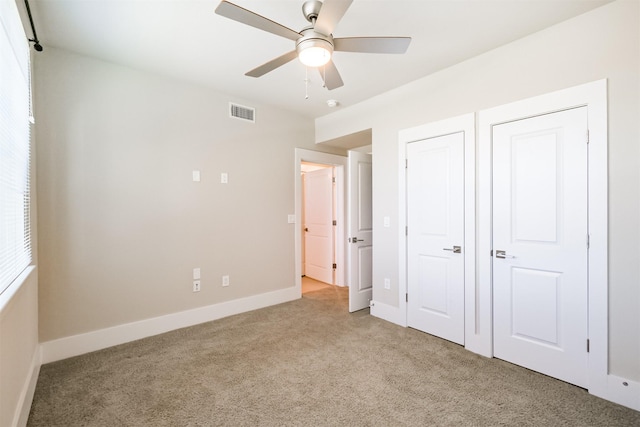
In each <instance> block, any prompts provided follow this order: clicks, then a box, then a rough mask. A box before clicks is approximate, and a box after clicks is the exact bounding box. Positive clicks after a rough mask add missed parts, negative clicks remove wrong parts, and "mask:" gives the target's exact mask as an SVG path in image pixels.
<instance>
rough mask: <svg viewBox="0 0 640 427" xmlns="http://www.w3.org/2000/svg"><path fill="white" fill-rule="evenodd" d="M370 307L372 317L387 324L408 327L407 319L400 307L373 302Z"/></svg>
mask: <svg viewBox="0 0 640 427" xmlns="http://www.w3.org/2000/svg"><path fill="white" fill-rule="evenodd" d="M369 307H370V313H371V315H372V316H374V317H379V318H380V319H383V320H386V321H387V322H391V323H395V324H396V325H400V326H403V327H405V328H406V327H407V319H406V317H405V316H404V313H403V312H402V311H401V310H400V309H399V308H398V307H395V306H393V305H389V304H385V303H382V302H379V301H373V300H372V301H371V303H370V304H369Z"/></svg>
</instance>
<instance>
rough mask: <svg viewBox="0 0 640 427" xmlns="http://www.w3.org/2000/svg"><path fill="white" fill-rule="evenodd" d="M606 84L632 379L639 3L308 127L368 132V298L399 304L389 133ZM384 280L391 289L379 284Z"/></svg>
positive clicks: (617, 281)
mask: <svg viewBox="0 0 640 427" xmlns="http://www.w3.org/2000/svg"><path fill="white" fill-rule="evenodd" d="M603 78H606V79H608V89H609V99H608V101H609V201H610V202H609V297H610V302H609V317H610V322H609V326H610V331H609V332H610V335H609V339H610V346H609V349H610V352H609V353H610V369H611V373H612V374H615V375H618V376H621V377H624V378H628V379H632V380H635V381H638V380H640V287H639V286H638V283H640V264H639V263H638V260H639V259H640V245H639V244H638V242H639V241H640V206H639V200H640V197H639V196H640V174H639V171H640V3H639V2H638V1H637V0H620V1H617V2H614V3H611V4H608V5H605V6H603V7H601V8H599V9H596V10H594V11H592V12H588V13H586V14H584V15H581V16H579V17H576V18H574V19H572V20H569V21H566V22H564V23H561V24H559V25H556V26H554V27H551V28H549V29H547V30H544V31H541V32H539V33H536V34H533V35H531V36H529V37H526V38H523V39H521V40H518V41H516V42H514V43H511V44H508V45H505V46H503V47H500V48H498V49H495V50H493V51H490V52H488V53H486V54H483V55H481V56H478V57H476V58H473V59H470V60H468V61H465V62H463V63H461V64H458V65H456V66H454V67H451V68H449V69H446V70H443V71H441V72H439V73H436V74H433V75H431V76H428V77H426V78H423V79H421V80H418V81H416V82H414V83H411V84H409V85H406V86H404V87H402V88H399V89H396V90H393V91H390V92H388V93H386V94H384V95H381V96H378V97H376V98H373V99H370V100H368V101H365V102H363V103H361V104H358V105H355V106H353V107H350V108H344V109H343V110H341V111H338V112H336V113H333V114H331V115H329V116H325V117H322V118H320V119H317V120H316V140H317V141H328V140H332V139H334V138H338V137H340V136H341V135H348V134H352V133H354V132H357V131H362V130H363V129H369V128H371V129H372V130H373V159H374V162H373V180H374V194H373V200H374V235H375V237H374V248H375V249H374V260H373V265H374V273H373V278H374V299H375V300H376V301H380V302H383V303H386V304H389V305H392V306H398V269H399V265H398V249H397V248H398V241H399V234H398V230H397V228H395V227H393V226H392V227H391V228H384V227H382V218H383V217H384V216H389V217H391V218H392V220H394V221H396V220H397V216H398V209H397V206H398V200H399V197H398V176H399V173H398V142H397V141H398V131H399V130H401V129H405V128H409V127H413V126H417V125H421V124H424V123H428V122H433V121H436V120H440V119H444V118H448V117H453V116H457V115H460V114H464V113H469V112H474V111H479V110H482V109H485V108H489V107H494V106H498V105H501V104H505V103H508V102H512V101H516V100H519V99H523V98H527V97H531V96H535V95H540V94H544V93H548V92H552V91H555V90H559V89H564V88H567V87H571V86H576V85H579V84H582V83H587V82H591V81H595V80H599V79H603ZM385 277H389V278H392V288H391V290H385V289H384V287H383V280H384V278H385Z"/></svg>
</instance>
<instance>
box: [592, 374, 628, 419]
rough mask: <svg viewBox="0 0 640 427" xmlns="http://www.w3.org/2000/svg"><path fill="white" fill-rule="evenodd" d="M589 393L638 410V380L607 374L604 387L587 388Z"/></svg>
mask: <svg viewBox="0 0 640 427" xmlns="http://www.w3.org/2000/svg"><path fill="white" fill-rule="evenodd" d="M589 393H591V394H593V395H594V396H598V397H601V398H603V399H605V400H608V401H610V402H614V403H617V404H619V405H622V406H626V407H627V408H631V409H635V410H636V411H640V382H637V381H631V380H627V379H625V378H621V377H618V376H616V375H607V384H606V386H605V388H604V389H591V388H590V389H589Z"/></svg>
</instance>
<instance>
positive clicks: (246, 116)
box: [229, 102, 256, 123]
mask: <svg viewBox="0 0 640 427" xmlns="http://www.w3.org/2000/svg"><path fill="white" fill-rule="evenodd" d="M229 117H233V118H234V119H240V120H244V121H247V122H251V123H255V122H256V109H255V108H250V107H245V106H244V105H238V104H234V103H233V102H230V103H229Z"/></svg>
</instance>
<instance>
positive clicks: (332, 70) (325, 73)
mask: <svg viewBox="0 0 640 427" xmlns="http://www.w3.org/2000/svg"><path fill="white" fill-rule="evenodd" d="M318 71H320V75H321V76H322V78H323V79H324V85H325V86H326V87H327V89H329V90H332V89H337V88H339V87H341V86H344V83H343V82H342V77H340V73H339V72H338V69H337V68H336V64H334V63H333V61H329V62H327V65H325V66H324V67H318Z"/></svg>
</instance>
